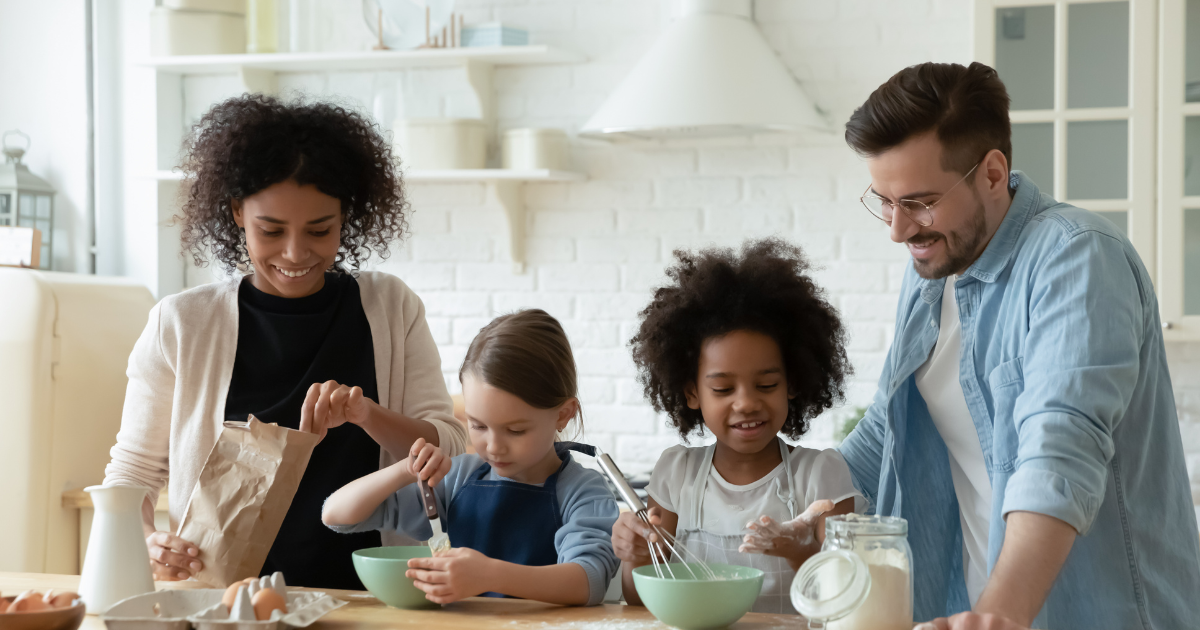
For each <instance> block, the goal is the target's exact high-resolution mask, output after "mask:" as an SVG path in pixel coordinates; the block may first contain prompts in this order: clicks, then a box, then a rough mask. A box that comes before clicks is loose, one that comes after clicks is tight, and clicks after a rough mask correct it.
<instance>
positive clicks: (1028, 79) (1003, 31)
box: [995, 5, 1054, 110]
mask: <svg viewBox="0 0 1200 630" xmlns="http://www.w3.org/2000/svg"><path fill="white" fill-rule="evenodd" d="M995 67H996V72H997V73H999V75H1000V80H1002V81H1004V85H1005V87H1007V88H1008V96H1009V97H1010V98H1011V99H1012V105H1011V108H1012V109H1014V110H1020V109H1053V108H1054V6H1053V5H1047V6H1037V7H1018V8H1002V9H996V66H995Z"/></svg>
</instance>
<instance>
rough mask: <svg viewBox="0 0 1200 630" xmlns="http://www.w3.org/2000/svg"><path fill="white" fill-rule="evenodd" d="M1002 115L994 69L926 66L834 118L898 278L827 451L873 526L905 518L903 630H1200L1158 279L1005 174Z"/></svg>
mask: <svg viewBox="0 0 1200 630" xmlns="http://www.w3.org/2000/svg"><path fill="white" fill-rule="evenodd" d="M1008 104H1009V99H1008V94H1007V92H1006V90H1005V88H1004V85H1003V83H1001V82H1000V79H999V77H998V76H997V75H996V72H995V71H994V70H992V69H991V68H989V67H987V66H985V65H982V64H979V63H973V64H971V65H970V67H963V66H961V65H957V64H934V63H926V64H922V65H919V66H913V67H911V68H906V69H905V70H902V71H900V72H899V73H897V74H896V75H895V76H893V77H892V78H891V79H890V80H888V82H887V83H885V84H883V85H882V86H881V87H879V88H878V89H877V90H876V91H875V92H874V93H873V94H871V96H870V98H868V99H867V101H866V103H864V104H863V105H862V107H860V108H859V109H858V110H856V111H855V112H854V114H853V116H851V118H850V121H849V122H848V123H847V124H846V141H847V143H848V144H849V145H850V146H851V148H853V149H854V150H855V151H856V152H857V153H858V154H859V155H862V156H863V157H865V158H866V159H867V163H868V169H869V171H870V174H871V182H870V186H869V187H868V188H867V190H866V193H865V194H864V195H863V197H862V203H863V205H864V206H866V209H867V210H868V211H870V213H871V214H872V215H874V216H875V217H876V218H878V219H880V220H882V221H883V222H884V223H886V224H887V225H888V228H889V230H890V236H891V239H892V240H893V241H895V242H897V243H904V244H906V245H907V247H908V250H909V253H910V254H911V255H912V258H913V265H912V268H911V269H909V270H908V272H907V273H906V275H905V278H904V284H903V287H902V289H901V295H900V305H899V308H898V310H897V315H896V332H895V340H894V341H893V343H892V347H891V350H890V351H889V354H888V360H887V362H886V364H885V367H884V369H883V374H882V375H881V377H880V379H879V389H878V392H877V393H876V396H875V399H874V402H873V403H872V405H871V406H870V408H869V410H868V411H867V414H866V416H865V417H864V418H863V420H862V421H861V422H860V423H859V425H858V427H857V428H856V429H855V431H854V433H853V434H851V435H850V437H848V438H847V439H846V441H845V442H844V443H843V445H842V447H841V452H842V454H843V455H844V456H845V458H846V461H847V463H848V464H849V465H850V470H851V472H852V473H853V475H854V482H855V485H857V486H858V487H859V489H860V490H861V491H862V492H863V494H864V495H866V496H867V498H868V499H869V500H870V501H871V504H872V506H873V509H874V511H875V513H877V514H881V515H892V516H901V517H904V518H906V519H908V522H909V542H910V543H911V544H912V547H913V557H914V566H913V580H914V598H915V602H914V603H915V614H916V617H917V620H918V621H924V620H930V619H933V618H938V619H936V621H935V622H934V624H932V625H934V626H935V627H939V628H1011V627H1025V626H1032V627H1037V628H1055V629H1056V630H1059V629H1070V628H1080V629H1088V630H1092V629H1097V628H1122V629H1124V628H1162V629H1174V628H1185V627H1195V626H1196V624H1197V623H1200V622H1198V621H1197V620H1200V545H1198V539H1197V529H1196V517H1195V513H1194V512H1193V509H1192V497H1191V491H1190V487H1189V482H1188V475H1187V470H1186V467H1185V464H1184V454H1183V445H1182V440H1181V438H1180V431H1179V424H1178V419H1177V416H1176V411H1175V403H1174V398H1173V394H1172V390H1171V379H1170V375H1169V374H1168V371H1167V362H1166V356H1165V350H1164V347H1163V338H1162V330H1161V323H1160V320H1159V314H1158V302H1157V299H1156V297H1155V294H1154V287H1153V284H1152V283H1151V282H1150V277H1149V275H1148V274H1147V272H1146V269H1145V267H1144V265H1143V264H1142V261H1141V260H1140V259H1139V258H1138V255H1137V252H1135V251H1134V249H1133V246H1132V245H1131V244H1130V243H1129V240H1128V239H1126V238H1125V237H1124V236H1123V235H1122V233H1121V232H1120V231H1119V230H1117V229H1116V227H1115V226H1113V225H1112V224H1111V223H1109V222H1108V221H1107V220H1105V219H1103V218H1101V217H1100V216H1099V215H1097V214H1094V213H1091V212H1088V211H1086V210H1081V209H1079V208H1075V207H1072V206H1069V205H1066V204H1062V203H1058V202H1056V201H1055V200H1053V199H1051V198H1050V197H1049V196H1047V195H1044V194H1042V193H1041V192H1040V191H1039V190H1038V188H1037V186H1035V185H1034V183H1033V182H1032V181H1031V180H1030V179H1029V178H1028V177H1026V176H1025V175H1023V174H1022V173H1020V172H1019V171H1010V164H1011V163H1012V142H1011V139H1010V134H1011V128H1010V124H1009V117H1008ZM963 611H973V612H965V613H964V612H963ZM956 613H963V614H956ZM943 617H950V619H949V620H947V619H944V618H943Z"/></svg>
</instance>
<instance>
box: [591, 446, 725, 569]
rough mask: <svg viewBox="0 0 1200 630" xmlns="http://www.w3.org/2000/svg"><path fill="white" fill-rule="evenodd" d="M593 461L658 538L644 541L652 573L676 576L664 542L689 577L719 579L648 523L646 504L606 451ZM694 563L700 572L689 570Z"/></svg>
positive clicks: (671, 538)
mask: <svg viewBox="0 0 1200 630" xmlns="http://www.w3.org/2000/svg"><path fill="white" fill-rule="evenodd" d="M596 461H597V462H598V463H599V464H600V469H601V470H603V471H604V474H605V475H607V476H608V479H609V481H611V482H612V484H613V485H614V486H616V487H617V492H618V493H619V494H620V495H621V500H623V501H625V503H626V504H628V505H629V509H631V510H633V513H634V514H636V515H637V517H638V518H639V519H641V520H642V522H643V523H645V524H646V526H647V527H649V528H650V530H651V531H652V532H653V533H654V534H656V535H657V536H658V540H657V541H654V542H650V541H649V539H647V541H646V542H647V544H648V546H649V547H650V561H651V562H653V563H654V572H655V574H657V575H658V577H660V578H665V577H667V576H670V577H671V579H677V578H676V576H675V572H674V571H673V570H671V566H670V563H669V559H668V557H667V554H666V551H664V550H663V545H666V547H667V549H668V550H670V551H671V557H674V558H682V559H683V560H684V562H680V563H677V564H682V565H683V568H685V569H687V571H688V573H690V574H691V575H692V579H694V580H703V579H708V580H716V579H718V578H717V574H716V573H714V572H713V570H712V569H711V568H709V566H708V564H706V563H705V562H704V561H703V560H701V559H700V558H699V557H698V556H696V554H694V553H692V552H691V551H689V550H688V548H687V547H686V546H683V545H679V544H678V543H677V542H676V540H675V537H674V536H672V535H671V534H669V533H667V530H665V529H663V528H661V527H659V526H658V525H656V524H654V523H651V522H650V515H649V513H647V512H646V506H645V504H643V503H642V500H641V499H639V498H638V495H637V493H636V492H634V491H633V488H631V487H630V486H629V483H628V482H627V481H625V475H622V474H621V471H620V469H618V468H617V465H616V464H615V463H613V460H612V458H611V457H609V456H608V453H600V454H599V455H598V456H597V457H596ZM659 541H662V542H659ZM656 552H657V553H656ZM681 552H682V553H681ZM660 558H661V560H660ZM693 564H694V565H696V568H697V569H698V570H699V571H700V574H699V575H698V574H697V573H696V571H694V570H692V567H691V565H693ZM684 577H686V576H684Z"/></svg>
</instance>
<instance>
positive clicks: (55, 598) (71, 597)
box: [42, 589, 79, 608]
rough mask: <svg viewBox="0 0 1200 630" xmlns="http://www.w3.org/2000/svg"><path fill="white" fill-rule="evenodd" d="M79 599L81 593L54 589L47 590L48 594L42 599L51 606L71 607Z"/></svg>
mask: <svg viewBox="0 0 1200 630" xmlns="http://www.w3.org/2000/svg"><path fill="white" fill-rule="evenodd" d="M77 599H79V593H72V592H71V591H63V592H61V593H55V592H54V589H50V590H48V591H46V595H45V596H44V597H42V601H43V602H46V605H48V606H49V607H51V608H70V607H71V606H72V605H74V603H75V600H77Z"/></svg>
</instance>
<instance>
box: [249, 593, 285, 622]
mask: <svg viewBox="0 0 1200 630" xmlns="http://www.w3.org/2000/svg"><path fill="white" fill-rule="evenodd" d="M250 603H252V604H254V618H255V619H258V620H259V621H266V620H268V619H270V618H271V611H273V610H279V611H282V612H283V613H284V614H285V615H286V614H287V602H286V601H284V599H283V595H280V594H279V591H277V590H275V589H273V588H271V587H269V586H268V587H267V588H264V589H261V590H259V591H258V592H257V593H255V594H254V598H253V599H251V600H250Z"/></svg>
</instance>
